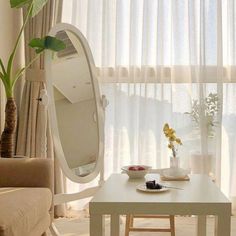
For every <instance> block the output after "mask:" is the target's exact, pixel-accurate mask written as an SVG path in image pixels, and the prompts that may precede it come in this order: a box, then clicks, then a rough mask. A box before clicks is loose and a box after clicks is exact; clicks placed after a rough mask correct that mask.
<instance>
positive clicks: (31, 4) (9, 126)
mask: <svg viewBox="0 0 236 236" xmlns="http://www.w3.org/2000/svg"><path fill="white" fill-rule="evenodd" d="M47 2H48V0H10V5H11V8H23V7H25V8H27V14H26V17H25V19H24V21H23V24H22V27H21V29H20V32H19V34H18V37H17V39H16V43H15V45H14V48H13V50H12V52H11V54H10V55H9V60H8V63H7V64H6V65H4V63H3V61H2V59H1V58H0V80H1V81H2V83H3V86H4V89H5V93H6V99H7V102H6V107H5V125H4V130H3V132H2V134H1V139H0V150H1V153H0V156H1V157H5V158H11V157H13V155H14V140H13V139H14V132H15V129H16V121H17V112H16V104H15V99H14V95H13V91H14V86H15V84H16V82H17V80H18V79H19V78H20V77H21V76H22V75H23V73H24V72H25V71H26V70H27V69H28V68H29V67H30V65H31V64H32V63H33V62H34V61H36V60H37V59H38V58H39V57H40V54H42V53H43V52H44V51H45V50H52V51H60V50H63V49H64V48H65V44H64V43H63V42H62V41H60V40H58V39H56V38H55V37H51V36H45V37H44V38H35V39H32V40H31V41H30V42H29V46H30V47H31V48H34V49H35V57H34V58H33V59H32V61H30V62H29V64H27V65H25V66H24V67H23V68H21V69H20V70H18V71H16V72H13V62H14V59H15V56H16V52H17V49H18V47H19V42H20V39H21V36H22V34H23V32H24V28H25V26H26V23H27V22H28V20H29V19H30V18H31V17H34V16H36V15H37V14H38V13H39V12H40V11H41V9H42V8H43V7H44V5H45V4H46V3H47Z"/></svg>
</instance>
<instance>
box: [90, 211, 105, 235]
mask: <svg viewBox="0 0 236 236" xmlns="http://www.w3.org/2000/svg"><path fill="white" fill-rule="evenodd" d="M104 235H105V222H104V216H103V215H95V214H90V236H104Z"/></svg>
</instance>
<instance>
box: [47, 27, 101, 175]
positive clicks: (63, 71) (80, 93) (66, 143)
mask: <svg viewBox="0 0 236 236" xmlns="http://www.w3.org/2000/svg"><path fill="white" fill-rule="evenodd" d="M56 37H57V38H59V39H61V40H62V41H64V43H65V44H66V49H65V50H63V51H60V52H58V53H54V54H53V55H52V64H51V65H52V68H51V69H52V80H53V86H54V100H55V107H56V116H57V122H58V130H59V135H60V140H61V145H62V148H63V151H64V155H65V159H66V161H67V164H68V166H69V168H70V169H71V170H72V171H73V172H74V173H75V174H76V175H78V176H86V175H88V174H90V173H92V172H93V170H94V168H95V165H96V161H97V157H98V151H99V140H98V124H97V110H96V109H97V108H96V101H95V96H94V88H93V78H92V73H91V70H90V65H89V61H88V59H87V55H86V52H85V50H84V47H83V45H82V43H81V41H80V40H79V38H78V37H77V36H76V35H75V34H74V33H73V32H70V31H68V30H63V31H59V32H58V33H57V34H56Z"/></svg>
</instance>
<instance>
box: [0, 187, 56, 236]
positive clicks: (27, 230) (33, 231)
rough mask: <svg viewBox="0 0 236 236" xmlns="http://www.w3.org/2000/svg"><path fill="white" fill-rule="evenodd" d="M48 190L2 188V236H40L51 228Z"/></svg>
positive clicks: (50, 195)
mask: <svg viewBox="0 0 236 236" xmlns="http://www.w3.org/2000/svg"><path fill="white" fill-rule="evenodd" d="M51 204H52V193H51V191H50V190H49V189H48V188H0V236H6V235H7V236H15V235H17V236H26V235H27V236H30V235H32V236H33V235H34V236H40V235H42V234H43V233H44V232H45V229H47V228H48V227H49V226H50V221H51V219H50V214H49V209H50V207H51Z"/></svg>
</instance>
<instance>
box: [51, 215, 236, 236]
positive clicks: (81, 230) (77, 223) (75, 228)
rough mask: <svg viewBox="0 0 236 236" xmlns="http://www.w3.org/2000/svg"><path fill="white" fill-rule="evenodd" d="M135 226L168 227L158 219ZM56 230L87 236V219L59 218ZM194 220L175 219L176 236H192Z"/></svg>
mask: <svg viewBox="0 0 236 236" xmlns="http://www.w3.org/2000/svg"><path fill="white" fill-rule="evenodd" d="M136 222H137V226H139V227H153V226H163V227H165V226H168V223H169V222H168V221H167V222H166V221H165V220H158V219H147V220H143V219H137V220H136ZM55 224H56V226H57V229H58V230H59V232H60V233H61V236H89V218H86V217H82V216H81V217H77V218H60V219H57V220H56V221H55ZM108 226H109V218H106V236H108V235H110V234H109V228H108ZM195 226H196V218H195V217H176V236H192V235H193V236H194V235H195V234H194V233H195V228H196V227H195ZM124 228H125V218H122V221H121V235H122V236H123V235H124ZM207 231H208V234H207V236H213V235H214V233H213V232H214V219H213V218H208V220H207ZM154 235H155V236H165V235H166V236H169V235H170V233H147V232H143V233H141V232H137V233H135V232H133V233H130V236H154ZM231 236H236V217H232V227H231Z"/></svg>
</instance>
